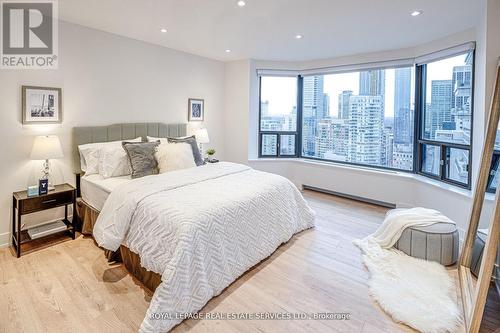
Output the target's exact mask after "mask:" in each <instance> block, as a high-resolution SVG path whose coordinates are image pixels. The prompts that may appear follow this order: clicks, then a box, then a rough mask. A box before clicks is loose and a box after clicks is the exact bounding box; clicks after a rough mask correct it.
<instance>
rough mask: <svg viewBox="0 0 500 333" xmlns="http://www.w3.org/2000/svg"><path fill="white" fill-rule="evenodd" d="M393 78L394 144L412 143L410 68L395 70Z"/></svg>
mask: <svg viewBox="0 0 500 333" xmlns="http://www.w3.org/2000/svg"><path fill="white" fill-rule="evenodd" d="M394 75H395V77H394V143H395V144H409V143H411V142H413V128H412V127H413V125H412V122H411V113H410V107H411V68H409V67H407V68H397V69H396V70H395V74H394Z"/></svg>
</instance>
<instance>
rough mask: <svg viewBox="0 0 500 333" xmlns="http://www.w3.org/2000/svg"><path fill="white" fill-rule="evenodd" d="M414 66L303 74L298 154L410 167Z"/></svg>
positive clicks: (406, 168) (403, 167) (411, 166)
mask: <svg viewBox="0 0 500 333" xmlns="http://www.w3.org/2000/svg"><path fill="white" fill-rule="evenodd" d="M413 77H414V70H413V67H403V68H392V69H374V70H369V71H360V72H349V73H342V74H329V75H314V76H305V77H304V78H303V89H302V91H303V92H302V94H303V95H302V103H303V104H302V156H303V157H308V158H315V159H321V160H330V161H337V162H345V163H351V164H361V165H369V166H376V167H384V168H394V169H401V170H406V171H411V170H412V169H413V132H414V126H413V114H414V108H413V105H414V103H413V96H414V94H413V93H412V91H413V88H414V87H413V86H414V85H413V81H414V80H413Z"/></svg>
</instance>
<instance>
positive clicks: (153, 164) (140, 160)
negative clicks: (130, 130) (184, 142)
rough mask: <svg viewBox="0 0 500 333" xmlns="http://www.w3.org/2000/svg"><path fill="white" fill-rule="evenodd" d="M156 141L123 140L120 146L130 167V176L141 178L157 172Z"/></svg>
mask: <svg viewBox="0 0 500 333" xmlns="http://www.w3.org/2000/svg"><path fill="white" fill-rule="evenodd" d="M159 144H160V141H156V142H123V143H122V146H123V149H125V152H126V153H127V156H128V159H129V160H130V166H131V168H132V178H141V177H144V176H149V175H157V174H158V162H157V161H156V158H155V152H156V147H158V145H159Z"/></svg>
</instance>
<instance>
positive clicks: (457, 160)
mask: <svg viewBox="0 0 500 333" xmlns="http://www.w3.org/2000/svg"><path fill="white" fill-rule="evenodd" d="M471 64H472V57H471V56H467V55H461V56H457V57H452V58H449V59H445V60H440V61H436V62H433V63H430V64H428V65H427V82H426V83H424V84H425V87H430V88H427V92H426V101H429V102H426V104H425V106H424V110H425V112H424V120H423V132H422V135H423V138H425V139H428V140H431V141H442V142H453V143H459V144H464V145H466V144H468V143H469V142H470V130H471V107H470V103H471V79H472V66H471ZM414 75H415V73H414V68H413V67H400V68H392V69H375V70H368V71H361V72H351V73H342V74H328V75H314V76H306V77H304V78H303V84H302V92H303V95H302V124H301V125H300V126H301V129H302V131H301V133H302V136H301V140H302V145H301V146H302V151H301V154H300V155H301V156H304V157H312V158H318V159H326V160H333V161H340V162H349V163H355V164H363V165H371V166H382V167H388V168H397V169H402V170H413V161H414V158H413V154H414V152H413V145H414V140H415V138H414V125H413V124H414V117H415V109H414V104H415V103H414V96H415V87H414V82H415V80H414ZM347 78H349V79H347ZM262 80H263V81H262V87H261V91H262V95H261V97H262V101H261V111H262V113H261V130H266V131H278V132H279V131H292V132H293V131H295V130H296V126H297V125H296V121H297V106H296V102H295V103H290V105H289V106H288V107H290V108H291V110H290V111H289V112H288V113H281V114H280V113H279V110H274V113H273V112H270V111H271V110H273V109H276V105H275V107H274V108H273V107H272V104H271V103H270V102H269V100H267V99H265V97H267V96H269V97H271V96H272V95H273V90H274V89H275V88H274V86H273V85H274V84H276V83H279V82H281V83H284V82H286V83H287V85H284V86H283V87H281V88H280V89H278V90H279V91H278V92H277V95H278V96H281V97H284V96H285V95H286V94H287V93H288V94H291V93H293V92H294V91H295V96H294V98H293V99H292V100H293V101H296V91H297V88H296V87H297V79H296V78H293V77H287V78H283V77H281V78H277V80H273V78H267V77H262ZM327 87H328V88H327ZM327 91H328V92H329V93H330V94H331V93H332V92H335V94H333V95H330V94H329V93H327ZM274 100H275V101H276V100H277V99H274ZM264 136H265V137H263V140H262V142H263V146H262V147H261V149H262V151H261V152H262V155H277V149H278V147H279V150H280V153H281V154H285V155H295V153H296V152H295V149H296V148H295V147H296V145H295V143H296V142H295V136H294V135H287V136H283V135H282V136H281V139H280V142H279V143H278V136H277V135H275V134H266V135H264ZM292 138H293V140H292ZM427 146H428V147H427V148H428V149H425V148H426V145H424V147H423V148H424V150H423V151H424V153H425V156H424V158H423V161H424V162H423V165H422V171H423V172H427V173H431V174H439V173H440V169H441V167H440V166H441V159H446V161H447V165H446V169H445V171H446V172H447V177H449V178H450V179H452V180H456V181H458V182H462V183H467V182H468V171H467V170H468V163H469V156H468V154H469V153H468V150H465V149H459V148H448V149H447V150H446V156H441V151H440V149H435V148H436V147H439V146H435V145H434V146H433V145H432V144H431V145H430V146H429V144H427Z"/></svg>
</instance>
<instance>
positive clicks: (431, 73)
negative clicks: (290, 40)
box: [261, 55, 466, 117]
mask: <svg viewBox="0 0 500 333" xmlns="http://www.w3.org/2000/svg"><path fill="white" fill-rule="evenodd" d="M465 57H466V55H460V56H456V57H452V58H448V59H444V60H440V61H436V62H433V63H430V64H428V66H427V91H428V93H427V96H426V99H427V102H430V101H431V94H430V91H431V82H432V81H433V80H451V78H452V72H453V67H454V66H460V65H464V64H465V63H464V61H465ZM394 76H395V70H394V69H386V70H385V116H386V117H393V116H394V79H395V77H394ZM414 81H415V80H414V73H413V74H412V93H411V103H412V104H413V103H414V91H415V90H414V89H415V87H414V86H415V82H414ZM344 90H352V91H353V93H354V95H357V94H358V93H359V72H351V73H342V74H330V75H325V79H324V92H325V93H326V94H328V96H329V98H330V115H331V116H333V117H336V116H337V113H338V95H339V94H340V93H341V92H342V91H344ZM261 95H262V96H261V98H262V100H263V101H266V100H267V101H269V114H271V115H282V114H288V113H290V112H291V110H292V109H293V107H294V106H296V96H297V78H296V77H269V76H264V77H262V89H261Z"/></svg>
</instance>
